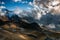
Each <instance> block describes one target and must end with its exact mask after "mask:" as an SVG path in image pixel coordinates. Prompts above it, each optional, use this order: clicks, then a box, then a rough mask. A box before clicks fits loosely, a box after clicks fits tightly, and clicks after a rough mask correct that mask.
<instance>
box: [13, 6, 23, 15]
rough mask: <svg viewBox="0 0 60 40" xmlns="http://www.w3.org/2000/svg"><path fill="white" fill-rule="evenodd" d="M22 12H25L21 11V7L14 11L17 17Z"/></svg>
mask: <svg viewBox="0 0 60 40" xmlns="http://www.w3.org/2000/svg"><path fill="white" fill-rule="evenodd" d="M21 12H23V10H22V9H20V8H19V7H17V8H16V9H15V10H14V13H15V14H16V15H19V14H20V13H21Z"/></svg>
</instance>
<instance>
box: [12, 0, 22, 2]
mask: <svg viewBox="0 0 60 40" xmlns="http://www.w3.org/2000/svg"><path fill="white" fill-rule="evenodd" d="M13 1H14V2H21V1H22V0H13Z"/></svg>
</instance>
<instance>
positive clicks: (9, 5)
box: [0, 0, 33, 10]
mask: <svg viewBox="0 0 60 40" xmlns="http://www.w3.org/2000/svg"><path fill="white" fill-rule="evenodd" d="M32 2H33V0H0V7H3V8H6V9H8V10H14V9H15V8H20V9H23V10H31V9H32V8H33V7H32V6H31V5H32Z"/></svg>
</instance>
